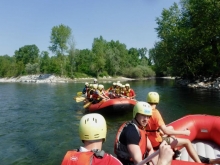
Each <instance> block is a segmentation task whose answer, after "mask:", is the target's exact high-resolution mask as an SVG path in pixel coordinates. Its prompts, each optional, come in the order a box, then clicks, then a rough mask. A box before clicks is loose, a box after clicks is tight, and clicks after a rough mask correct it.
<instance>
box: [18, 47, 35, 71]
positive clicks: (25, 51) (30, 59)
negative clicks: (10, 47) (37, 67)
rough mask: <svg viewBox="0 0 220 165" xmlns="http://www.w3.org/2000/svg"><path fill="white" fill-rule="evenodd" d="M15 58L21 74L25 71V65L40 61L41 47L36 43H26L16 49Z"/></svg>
mask: <svg viewBox="0 0 220 165" xmlns="http://www.w3.org/2000/svg"><path fill="white" fill-rule="evenodd" d="M14 56H15V59H16V63H17V67H18V68H19V72H20V74H24V73H25V65H26V64H28V63H30V64H34V63H38V60H39V49H38V47H37V46H36V45H25V46H23V47H21V48H19V50H16V51H15V55H14Z"/></svg>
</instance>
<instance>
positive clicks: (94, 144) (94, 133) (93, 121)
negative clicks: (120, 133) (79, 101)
mask: <svg viewBox="0 0 220 165" xmlns="http://www.w3.org/2000/svg"><path fill="white" fill-rule="evenodd" d="M106 134H107V126H106V121H105V118H104V117H103V116H102V115H100V114H97V113H91V114H86V115H84V116H83V117H82V118H81V120H80V123H79V137H80V139H81V140H82V142H83V144H84V145H83V146H81V147H80V148H79V149H76V150H72V151H68V152H67V153H66V155H65V156H64V159H63V161H62V165H74V164H77V165H99V164H105V165H122V163H121V162H120V161H119V160H118V159H117V158H115V157H114V156H112V155H111V154H108V153H105V152H104V151H103V150H102V145H103V142H105V140H106Z"/></svg>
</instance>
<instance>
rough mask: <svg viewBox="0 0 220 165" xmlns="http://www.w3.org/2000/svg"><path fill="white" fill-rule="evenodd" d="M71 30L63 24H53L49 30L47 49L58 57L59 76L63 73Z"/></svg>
mask: <svg viewBox="0 0 220 165" xmlns="http://www.w3.org/2000/svg"><path fill="white" fill-rule="evenodd" d="M71 33H72V30H71V29H70V28H69V27H68V26H65V25H63V24H61V25H58V26H54V27H53V28H52V30H51V35H50V43H51V46H49V50H51V51H52V52H53V53H55V54H56V55H57V57H58V58H59V59H60V60H59V61H60V70H61V76H63V75H64V68H65V67H66V57H65V53H66V52H67V51H68V40H69V39H70V37H71Z"/></svg>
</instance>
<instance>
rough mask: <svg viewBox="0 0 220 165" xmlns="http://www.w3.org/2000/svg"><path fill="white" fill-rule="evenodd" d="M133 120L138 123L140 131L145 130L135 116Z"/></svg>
mask: <svg viewBox="0 0 220 165" xmlns="http://www.w3.org/2000/svg"><path fill="white" fill-rule="evenodd" d="M134 120H135V121H136V122H137V123H138V127H139V128H140V129H144V128H145V127H143V126H142V125H141V124H140V123H139V122H138V121H137V119H136V116H135V118H134Z"/></svg>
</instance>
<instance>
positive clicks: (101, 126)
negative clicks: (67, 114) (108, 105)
mask: <svg viewBox="0 0 220 165" xmlns="http://www.w3.org/2000/svg"><path fill="white" fill-rule="evenodd" d="M106 134H107V126H106V121H105V118H104V117H103V116H102V115H100V114H98V113H90V114H86V115H84V116H83V117H82V118H81V120H80V123H79V136H80V139H81V140H98V139H104V141H105V139H106Z"/></svg>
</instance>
